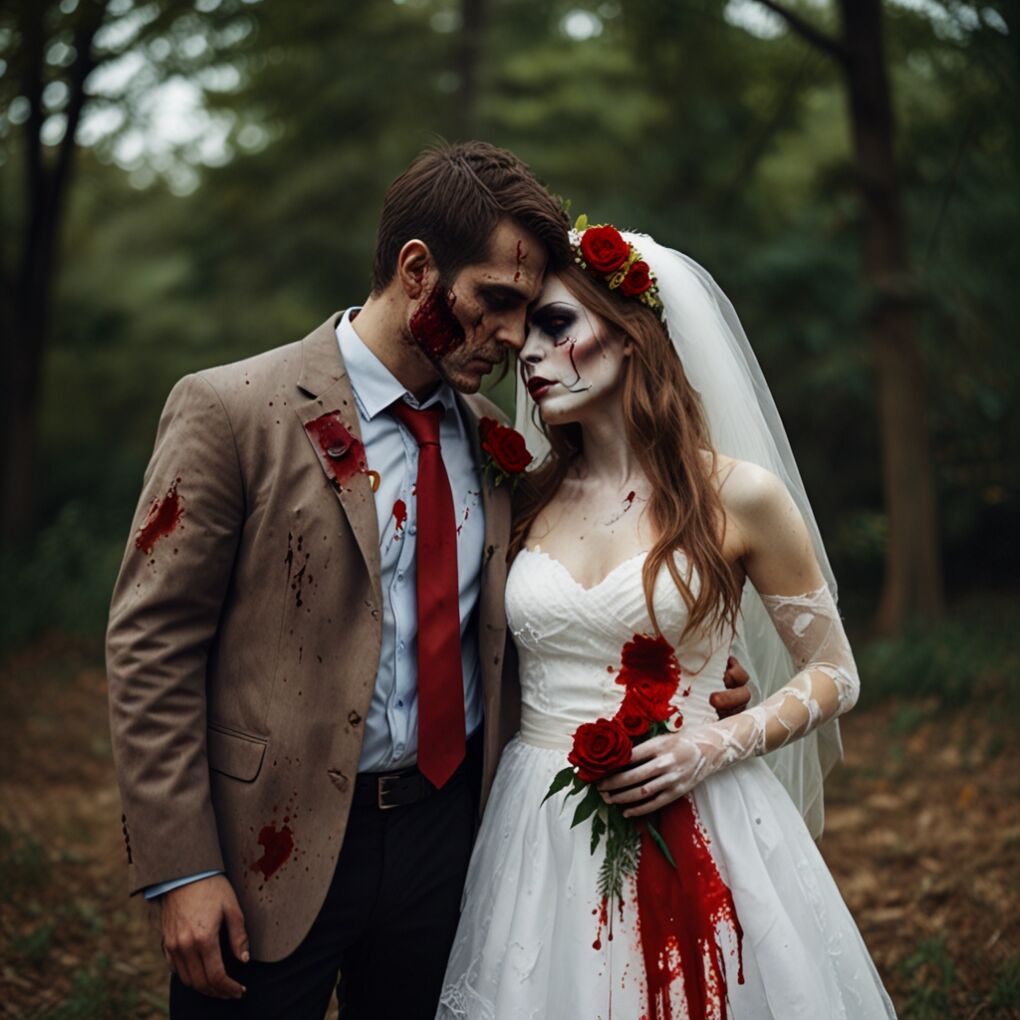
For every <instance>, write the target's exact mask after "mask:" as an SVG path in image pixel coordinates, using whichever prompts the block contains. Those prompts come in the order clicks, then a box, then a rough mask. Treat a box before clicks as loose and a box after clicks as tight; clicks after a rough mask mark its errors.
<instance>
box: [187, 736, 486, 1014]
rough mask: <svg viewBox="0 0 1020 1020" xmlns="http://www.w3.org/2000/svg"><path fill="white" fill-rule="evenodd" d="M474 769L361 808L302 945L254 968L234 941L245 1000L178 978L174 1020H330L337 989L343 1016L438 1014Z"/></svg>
mask: <svg viewBox="0 0 1020 1020" xmlns="http://www.w3.org/2000/svg"><path fill="white" fill-rule="evenodd" d="M471 757H472V758H474V757H475V756H473V755H472V756H471ZM465 766H466V767H463V768H462V769H461V770H460V771H459V772H458V773H457V774H456V775H454V776H453V777H452V778H451V779H450V780H449V782H448V783H447V784H446V785H445V786H444V787H443V789H442V790H439V791H438V792H436V793H435V794H433V795H432V796H431V797H428V798H426V799H425V800H422V801H419V802H418V803H416V804H410V805H407V806H404V807H396V808H391V809H389V810H386V811H381V810H379V809H378V808H376V807H354V808H352V809H351V815H350V819H349V821H348V824H347V831H346V834H345V836H344V844H343V848H342V850H341V852H340V858H339V860H338V862H337V867H336V872H335V874H334V876H333V880H332V882H331V884H330V888H329V892H328V893H327V895H326V900H325V902H324V904H323V906H322V910H321V911H320V912H319V916H318V917H317V918H316V919H315V922H314V924H313V925H312V928H311V930H310V931H309V933H308V935H307V936H306V937H305V939H304V941H303V942H302V943H301V945H300V946H298V948H297V949H296V950H295V951H294V952H293V953H292V954H291V955H290V956H288V957H286V958H285V959H283V960H280V961H278V962H276V963H260V962H258V961H252V962H251V963H248V964H243V963H241V962H240V961H238V960H237V959H235V958H234V957H233V956H232V955H231V954H230V952H229V950H228V949H226V948H225V949H224V961H225V963H226V968H227V972H228V973H229V974H230V976H231V977H233V978H234V979H235V980H237V981H239V982H240V983H241V984H243V985H244V986H245V987H246V988H247V990H248V991H247V994H246V995H245V996H244V997H243V998H242V999H233V1000H228V999H213V998H210V997H208V996H205V995H201V994H200V993H198V992H196V991H194V990H192V989H190V988H188V987H187V986H185V985H184V984H183V983H182V982H181V981H180V980H178V978H176V977H173V978H171V981H170V1016H171V1020H192V1018H196V1020H205V1018H210V1020H226V1018H229V1020H241V1018H244V1020H305V1018H308V1020H322V1017H323V1016H324V1015H325V1012H326V1010H327V1008H328V1007H329V1001H330V996H331V995H332V994H333V991H334V989H336V990H337V998H338V1000H339V1003H340V1017H341V1020H390V1018H392V1020H398V1018H399V1020H419V1018H420V1020H433V1018H434V1017H435V1012H436V1007H437V1004H438V1000H439V993H440V990H441V986H442V981H443V974H444V972H445V970H446V959H447V956H448V955H449V951H450V946H451V944H452V943H453V937H454V934H455V932H456V930H457V920H458V914H459V911H460V899H461V893H462V891H463V887H464V876H465V874H466V873H467V865H468V860H469V858H470V856H471V844H472V841H473V838H474V832H475V816H476V811H477V805H478V799H477V798H478V772H479V769H478V763H477V761H476V760H474V761H470V762H469V763H465ZM338 975H339V985H338Z"/></svg>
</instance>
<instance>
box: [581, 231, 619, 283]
mask: <svg viewBox="0 0 1020 1020" xmlns="http://www.w3.org/2000/svg"><path fill="white" fill-rule="evenodd" d="M629 254H630V245H629V244H627V242H626V241H625V240H624V239H623V237H622V236H621V234H620V231H619V230H617V229H616V227H608V226H607V227H589V228H588V229H587V230H586V231H585V232H584V233H583V234H582V235H581V255H582V256H583V258H584V261H585V262H587V263H588V268H589V269H593V270H594V271H595V272H597V273H612V272H615V271H616V270H617V269H619V268H620V266H622V265H623V264H624V262H626V261H627V256H628V255H629Z"/></svg>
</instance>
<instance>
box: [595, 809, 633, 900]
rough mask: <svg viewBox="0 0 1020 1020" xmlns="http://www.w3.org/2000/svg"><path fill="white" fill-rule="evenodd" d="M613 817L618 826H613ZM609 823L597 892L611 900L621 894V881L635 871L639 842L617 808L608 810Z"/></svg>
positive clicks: (631, 827)
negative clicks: (615, 816)
mask: <svg viewBox="0 0 1020 1020" xmlns="http://www.w3.org/2000/svg"><path fill="white" fill-rule="evenodd" d="M614 815H617V818H616V822H618V823H619V824H615V825H614ZM609 823H610V824H609V829H608V833H607V835H606V858H605V860H604V861H603V862H602V867H601V868H599V878H598V892H599V896H602V897H605V898H606V899H610V900H613V899H617V898H619V897H620V896H621V895H622V894H623V880H624V879H625V878H627V877H628V876H629V875H633V874H634V873H635V872H636V871H637V867H638V854H639V851H640V846H641V842H640V840H639V839H638V831H637V828H636V827H635V826H633V825H630V824H628V822H627V820H626V819H625V818H623V816H622V815H619V808H616V807H611V808H610V809H609Z"/></svg>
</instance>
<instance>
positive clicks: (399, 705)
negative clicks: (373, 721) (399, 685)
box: [397, 698, 404, 708]
mask: <svg viewBox="0 0 1020 1020" xmlns="http://www.w3.org/2000/svg"><path fill="white" fill-rule="evenodd" d="M403 707H404V703H403V701H401V700H400V698H397V708H403Z"/></svg>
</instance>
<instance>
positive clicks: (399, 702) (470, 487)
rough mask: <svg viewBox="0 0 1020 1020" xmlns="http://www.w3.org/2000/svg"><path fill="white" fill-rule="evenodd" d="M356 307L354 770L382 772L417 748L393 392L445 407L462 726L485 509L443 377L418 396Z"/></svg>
mask: <svg viewBox="0 0 1020 1020" xmlns="http://www.w3.org/2000/svg"><path fill="white" fill-rule="evenodd" d="M358 311H360V309H358V308H350V309H348V310H347V311H346V312H345V313H344V316H343V318H342V319H341V320H340V322H339V324H338V325H337V328H336V335H337V342H338V344H339V345H340V353H341V355H342V356H343V360H344V364H345V365H346V367H347V374H348V376H349V378H350V381H351V388H352V389H353V390H354V398H355V402H356V404H357V407H358V420H359V423H360V425H361V435H362V441H363V442H364V444H365V458H366V460H367V461H368V467H369V469H370V470H372V471H377V472H378V473H379V488H378V490H377V491H376V493H375V510H376V516H377V517H378V520H379V558H380V568H381V569H380V581H381V585H382V593H383V614H382V649H381V652H380V655H379V671H378V673H377V674H376V680H375V690H374V691H373V693H372V702H371V705H370V706H369V710H368V715H367V716H366V718H365V738H364V743H363V744H362V749H361V758H360V760H359V762H358V771H359V772H383V771H390V770H393V769H399V768H405V767H406V766H408V765H411V764H413V763H414V761H415V760H416V757H417V753H418V651H417V648H418V640H417V639H418V597H417V592H416V588H415V583H416V576H417V575H416V571H415V561H416V552H417V544H416V541H415V536H416V533H417V530H418V529H417V521H418V515H417V502H416V500H415V498H414V488H415V481H416V479H417V476H418V444H417V443H416V442H415V441H414V439H413V438H412V437H411V434H410V433H409V432H408V431H407V429H406V428H405V427H404V426H403V425H401V424H400V423H399V422H398V421H397V419H396V418H394V417H393V415H391V414H387V413H386V408H387V407H389V406H390V405H391V404H393V403H394V402H395V401H397V400H406V401H407V403H408V404H410V405H411V406H412V407H415V408H419V407H432V406H434V405H435V404H441V405H442V406H443V407H444V409H445V413H444V415H443V419H442V422H441V423H440V428H439V443H440V449H441V451H442V456H443V464H444V465H445V466H446V472H447V474H448V475H449V478H450V488H451V490H452V493H453V505H454V511H455V514H456V521H457V573H458V578H459V583H460V633H461V657H462V668H463V675H464V721H465V726H466V732H467V733H468V734H471V733H474V731H475V730H476V729H477V728H478V727H479V726H480V725H481V722H482V695H481V668H480V664H479V661H478V632H477V628H478V619H477V617H478V614H477V607H478V597H479V593H480V590H481V565H482V548H483V545H484V542H485V517H484V513H483V510H482V483H481V477H480V474H479V470H478V465H477V464H476V463H475V459H474V455H473V453H472V449H471V440H470V436H469V434H468V431H467V427H466V425H465V423H464V421H463V419H462V416H461V413H460V409H459V408H458V406H457V401H456V398H455V397H454V394H453V391H452V390H451V389H450V387H449V386H448V385H447V384H445V383H443V384H441V385H440V386H439V387H438V388H437V389H436V391H435V392H434V393H432V394H431V395H430V396H429V397H428V398H427V399H426V400H424V401H422V402H420V403H419V402H418V401H417V400H416V399H415V397H414V395H413V394H412V393H409V392H408V391H407V390H406V389H405V388H404V387H403V386H402V385H401V384H400V382H398V380H397V379H396V378H395V377H394V375H393V374H392V373H391V372H390V371H389V369H387V368H386V366H385V365H384V364H383V363H382V362H381V361H380V360H379V359H378V358H377V357H376V356H375V355H374V354H373V353H372V352H371V351H370V350H369V349H368V347H366V346H365V343H364V341H363V340H362V339H361V337H359V336H358V334H357V331H356V329H355V327H354V316H355V315H356V314H357V312H358ZM401 503H402V504H403V511H404V512H403V513H402V512H401V509H402V508H401V505H400V504H401ZM405 514H406V517H405ZM215 874H219V872H216V871H208V872H203V873H202V874H198V875H188V876H187V877H185V878H179V879H175V880H172V881H169V882H163V883H160V884H159V885H153V886H149V887H148V888H147V889H146V890H145V898H146V899H147V900H148V899H154V898H155V897H157V896H161V895H162V894H163V893H166V892H169V891H170V890H171V889H176V888H178V887H179V886H182V885H187V884H188V883H189V882H197V881H198V880H199V879H202V878H209V877H210V876H211V875H215Z"/></svg>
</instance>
